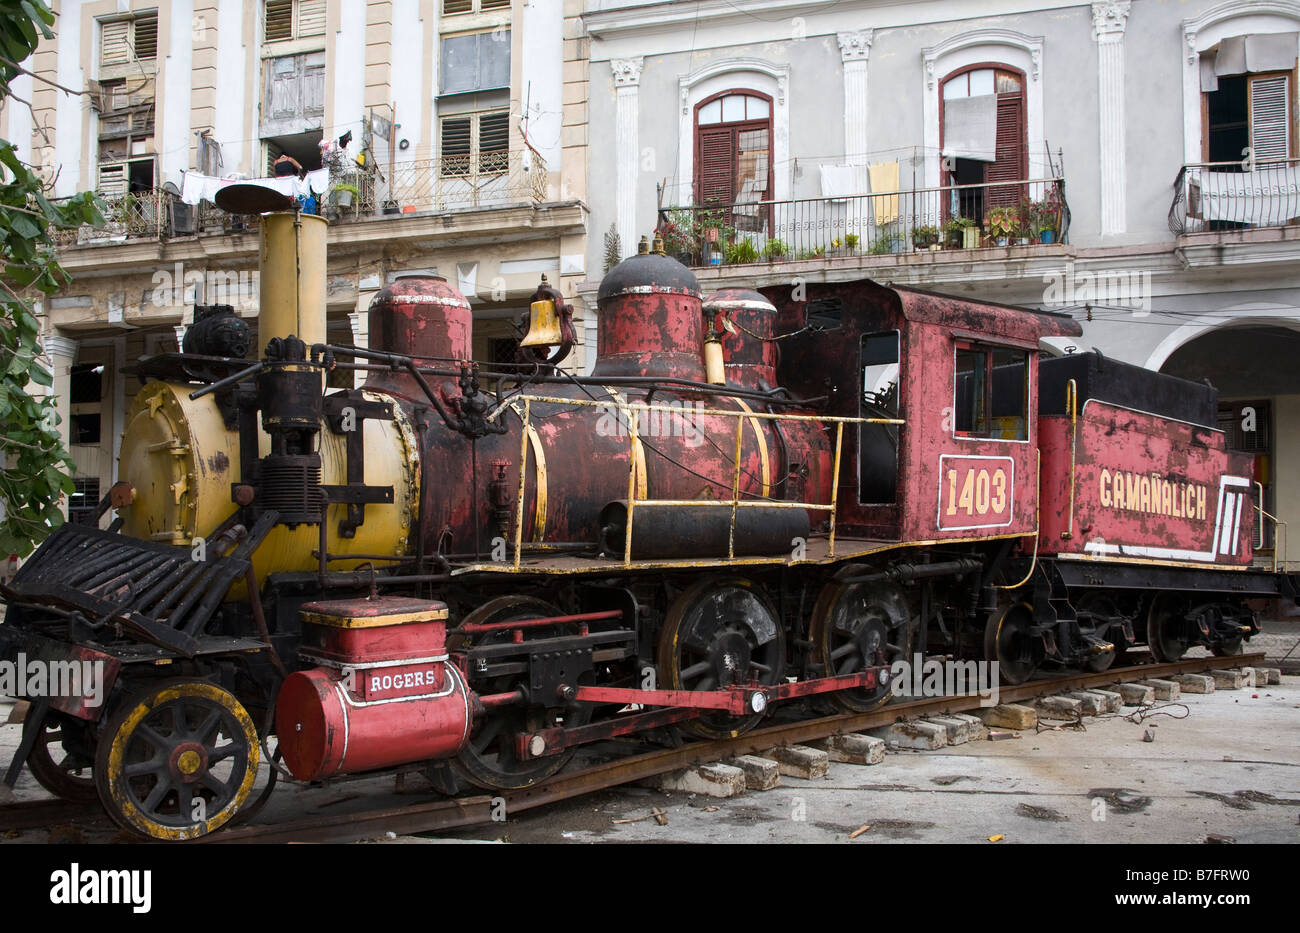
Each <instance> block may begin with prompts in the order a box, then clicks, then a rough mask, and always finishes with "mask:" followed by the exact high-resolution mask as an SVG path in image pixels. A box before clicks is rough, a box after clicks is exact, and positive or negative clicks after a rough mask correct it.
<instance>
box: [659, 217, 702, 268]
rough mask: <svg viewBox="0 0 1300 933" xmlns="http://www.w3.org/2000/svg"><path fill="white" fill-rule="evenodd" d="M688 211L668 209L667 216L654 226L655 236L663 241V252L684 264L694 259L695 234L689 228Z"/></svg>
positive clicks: (689, 218)
mask: <svg viewBox="0 0 1300 933" xmlns="http://www.w3.org/2000/svg"><path fill="white" fill-rule="evenodd" d="M691 226H692V223H691V215H690V212H689V211H680V210H677V211H669V212H668V216H667V218H665V220H664V221H663V223H661V224H660V225H659V226H657V227H655V236H656V237H659V238H660V239H662V240H663V241H664V252H665V253H667V254H668V255H669V256H672V257H673V258H674V259H676V260H677V261H678V262H680V263H681V264H682V265H684V266H689V265H691V264H693V263H694V261H695V235H694V233H693V232H692V230H691Z"/></svg>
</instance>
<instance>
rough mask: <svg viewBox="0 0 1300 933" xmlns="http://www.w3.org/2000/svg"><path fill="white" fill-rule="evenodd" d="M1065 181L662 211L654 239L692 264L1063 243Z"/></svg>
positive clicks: (1066, 211)
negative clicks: (657, 238) (661, 240)
mask: <svg viewBox="0 0 1300 933" xmlns="http://www.w3.org/2000/svg"><path fill="white" fill-rule="evenodd" d="M1069 229H1070V208H1069V205H1068V204H1067V203H1066V200H1065V179H1064V178H1061V177H1055V178H1034V179H1024V180H1019V181H1006V182H994V183H988V184H978V185H944V186H941V187H937V188H916V189H910V190H899V191H882V192H877V193H872V194H857V195H847V196H843V197H820V198H804V199H800V200H791V201H748V202H738V203H732V204H704V205H692V206H689V207H671V208H664V209H662V210H661V211H660V212H659V227H658V228H657V230H656V233H657V234H658V235H659V236H661V237H663V238H664V246H665V250H666V251H667V252H668V253H669V254H670V255H675V256H677V257H678V258H679V259H682V260H684V261H686V262H688V264H690V265H700V266H702V265H720V264H722V263H727V264H734V263H744V262H762V261H768V262H780V261H789V260H800V259H817V258H821V257H825V256H848V255H861V254H873V255H887V254H890V253H902V252H911V251H912V250H913V249H929V248H932V249H944V248H967V249H972V248H977V247H985V246H1009V245H1017V244H1027V243H1030V242H1033V243H1052V242H1060V241H1063V240H1064V238H1065V237H1066V236H1067V235H1068V233H1069Z"/></svg>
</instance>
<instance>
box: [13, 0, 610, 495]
mask: <svg viewBox="0 0 1300 933" xmlns="http://www.w3.org/2000/svg"><path fill="white" fill-rule="evenodd" d="M55 12H56V13H57V15H58V20H57V23H56V25H55V34H56V38H55V39H54V40H53V41H46V42H43V43H42V44H41V46H40V47H39V49H38V51H37V52H36V53H35V55H34V56H33V58H32V60H31V62H29V63H28V67H29V68H30V69H31V70H32V71H34V72H35V73H36V74H37V75H39V76H40V78H41V79H46V80H40V79H36V80H34V79H32V78H30V77H26V78H21V79H19V81H18V82H17V86H16V91H17V92H18V95H19V96H21V97H22V98H24V99H25V100H28V101H30V102H31V103H32V107H31V108H28V107H27V106H25V105H23V104H19V103H17V102H16V101H9V102H7V104H6V105H5V107H4V109H3V110H2V111H0V135H3V136H4V137H5V138H7V139H9V140H11V141H13V142H14V143H15V144H16V146H17V147H18V150H19V154H20V156H21V157H22V158H24V159H25V160H27V161H28V162H29V163H31V164H33V165H35V166H38V167H39V168H40V169H41V171H42V172H43V173H44V175H45V177H46V178H47V179H48V180H49V181H50V182H51V183H52V185H53V188H54V193H55V194H56V195H57V196H67V195H70V194H72V193H74V192H78V191H85V190H91V189H94V190H98V191H99V192H100V193H101V195H102V196H103V197H104V199H105V202H106V204H107V206H108V211H107V219H108V223H107V225H106V226H105V227H104V228H103V229H98V230H92V229H90V228H83V229H81V230H78V231H75V232H69V233H67V234H66V235H65V236H64V237H63V238H62V240H61V242H60V260H61V262H62V263H63V266H64V268H65V269H67V271H68V272H69V273H70V274H71V275H72V277H73V281H72V284H71V285H69V286H68V287H67V288H66V289H64V290H63V291H62V292H60V293H59V294H58V295H56V296H54V297H52V298H50V299H47V300H45V301H44V302H42V305H41V308H40V311H41V315H40V316H41V318H42V321H43V327H44V329H45V337H44V343H45V347H46V350H47V353H48V355H49V356H50V357H51V361H52V363H53V364H54V371H55V386H54V393H55V395H56V396H57V398H58V400H59V406H60V409H61V410H60V414H61V415H62V418H63V425H64V427H65V430H66V431H67V441H68V443H69V444H70V449H71V450H72V452H73V456H74V458H75V460H76V464H77V467H78V475H77V483H78V495H77V496H75V497H73V501H72V504H71V512H72V513H73V516H74V518H75V517H79V516H82V515H83V513H85V512H86V511H87V510H89V511H91V512H92V513H93V510H94V507H95V505H96V503H97V502H98V500H99V498H100V495H101V492H102V491H105V490H107V488H108V486H109V485H110V484H111V483H112V482H113V481H114V471H115V465H116V460H117V448H118V443H119V438H120V436H121V432H122V429H123V420H124V418H125V415H126V412H127V411H128V406H129V402H130V399H131V397H132V396H133V395H134V394H135V392H136V391H137V390H138V388H139V384H140V383H139V381H138V379H137V378H136V377H135V376H134V375H132V374H130V373H126V372H123V370H124V369H128V370H129V369H130V368H131V366H132V365H133V364H134V363H136V362H137V361H138V360H139V359H140V358H142V357H145V356H147V355H151V354H155V353H160V352H167V351H175V350H176V349H177V348H178V342H179V340H180V339H181V336H182V334H183V331H184V329H185V327H187V326H188V325H189V324H190V323H191V322H192V321H193V313H194V306H195V305H196V304H215V303H224V304H231V305H233V306H234V307H235V308H236V311H237V313H239V314H240V315H242V316H244V317H246V318H247V319H248V320H249V321H250V323H252V324H253V325H254V329H255V327H256V314H257V274H258V249H257V229H256V226H257V217H256V216H255V215H253V216H248V215H235V214H229V213H226V212H225V211H222V210H220V209H218V208H217V207H216V206H215V205H214V203H213V198H214V195H215V190H216V189H217V188H218V187H219V186H220V184H221V181H222V180H223V179H229V178H231V177H245V178H258V177H264V176H268V175H270V174H272V170H271V165H272V163H274V162H275V160H276V159H278V158H279V157H280V156H281V155H286V154H287V155H289V156H291V157H293V158H294V159H295V160H297V161H298V163H300V164H301V166H302V167H303V169H304V170H306V171H309V172H310V171H312V170H316V169H319V168H321V167H322V159H324V160H325V163H326V165H325V167H326V168H328V169H329V172H328V181H327V182H325V181H324V180H323V179H319V176H309V177H316V178H318V180H319V181H320V185H319V188H320V190H317V191H314V192H313V194H314V195H315V198H316V200H317V202H318V208H319V210H320V211H321V212H322V213H324V214H325V215H326V216H327V217H329V218H330V220H331V226H330V229H329V234H328V249H329V269H328V274H329V289H328V314H329V329H330V336H331V338H332V339H336V340H337V341H339V342H344V343H351V342H354V341H355V342H357V343H359V344H362V345H365V343H366V341H367V326H366V324H367V318H366V311H367V308H368V306H369V303H370V300H371V297H372V296H373V295H374V294H375V292H376V291H378V290H379V289H380V288H382V287H383V286H384V285H385V284H387V283H388V282H390V281H392V279H393V278H394V277H395V276H396V275H398V274H400V273H403V272H423V271H436V272H437V273H438V274H440V275H443V276H444V277H446V278H447V279H448V280H449V281H451V282H452V283H453V284H456V285H457V286H458V287H459V288H460V289H461V291H463V292H464V293H465V294H466V295H467V296H468V297H469V298H470V300H471V302H472V304H473V307H474V312H475V354H476V356H480V357H486V358H492V357H494V356H500V355H502V354H505V353H507V352H510V347H511V346H512V344H513V336H512V335H513V334H514V332H515V331H514V322H515V321H516V320H518V318H519V315H520V314H521V312H523V311H526V309H527V298H528V296H529V295H531V294H532V292H533V291H534V290H535V289H536V287H537V284H538V282H539V280H540V277H541V276H542V275H543V274H545V275H546V276H547V277H548V279H549V280H550V282H551V283H552V284H558V286H559V287H560V288H561V289H562V290H563V291H564V293H565V294H566V295H570V294H572V295H574V296H575V305H578V308H577V311H578V315H579V317H581V316H582V313H583V312H582V309H581V307H580V299H579V298H577V296H576V288H575V283H577V282H579V281H581V280H583V279H584V278H585V277H586V274H587V270H586V268H585V262H586V252H587V250H586V242H585V240H586V226H587V207H586V204H585V179H586V171H587V169H586V158H587V156H586V108H585V98H586V62H585V59H584V58H583V57H582V55H581V54H580V52H581V51H582V49H581V47H580V44H579V43H578V42H576V41H566V40H565V34H566V32H565V31H566V28H567V29H568V30H569V32H570V33H573V32H575V31H576V26H577V23H578V20H577V16H578V14H579V13H581V4H580V3H578V2H576V0H527V2H524V0H383V2H377V0H337V2H336V0H330V2H328V3H327V2H325V0H61V2H59V3H57V4H55ZM56 85H58V86H61V87H62V88H65V89H67V90H68V91H72V92H76V93H68V92H66V91H63V90H59V89H58V87H56ZM322 142H325V143H332V144H333V145H332V146H331V147H330V151H325V150H323V149H322V147H321V144H322ZM255 346H256V344H255ZM581 352H582V348H579V349H578V353H579V354H581ZM575 364H576V365H578V366H582V365H583V361H582V359H581V356H579V357H578V358H577V359H576V360H575ZM336 378H341V379H344V380H348V379H351V378H352V375H351V374H347V373H340V374H337V377H336Z"/></svg>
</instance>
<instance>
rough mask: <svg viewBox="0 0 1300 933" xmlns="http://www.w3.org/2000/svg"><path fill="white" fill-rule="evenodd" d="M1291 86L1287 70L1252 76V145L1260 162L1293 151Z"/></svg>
mask: <svg viewBox="0 0 1300 933" xmlns="http://www.w3.org/2000/svg"><path fill="white" fill-rule="evenodd" d="M1290 90H1291V76H1290V75H1288V74H1274V75H1261V76H1259V77H1252V78H1251V79H1250V94H1249V105H1250V147H1251V150H1252V151H1253V152H1254V155H1255V160H1256V161H1257V162H1259V161H1271V160H1277V159H1285V158H1287V157H1288V156H1289V155H1290V154H1291V119H1290V108H1289V106H1288V104H1289V102H1290V100H1291V93H1290Z"/></svg>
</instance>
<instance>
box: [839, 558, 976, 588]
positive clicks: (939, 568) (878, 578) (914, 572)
mask: <svg viewBox="0 0 1300 933" xmlns="http://www.w3.org/2000/svg"><path fill="white" fill-rule="evenodd" d="M983 566H984V562H983V561H981V560H976V559H975V558H973V557H959V558H957V559H956V560H945V561H940V562H939V563H934V564H895V565H894V566H893V567H890V568H889V569H888V570H878V571H876V572H874V573H864V574H858V575H857V576H852V577H843V578H840V579H838V580H837V581H836V582H838V583H881V582H884V581H886V580H888V581H890V582H893V583H911V582H912V581H913V580H924V579H927V578H929V577H947V576H961V575H963V574H967V573H971V572H972V571H975V570H979V569H980V568H981V567H983Z"/></svg>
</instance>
